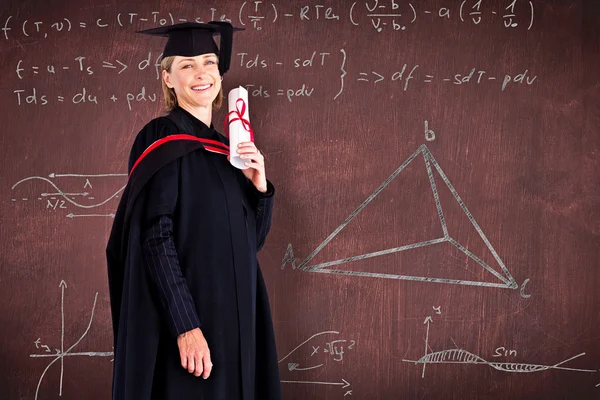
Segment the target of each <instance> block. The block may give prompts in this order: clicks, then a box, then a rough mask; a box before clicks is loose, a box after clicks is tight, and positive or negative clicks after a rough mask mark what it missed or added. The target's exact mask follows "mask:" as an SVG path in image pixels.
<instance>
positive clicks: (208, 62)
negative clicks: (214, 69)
mask: <svg viewBox="0 0 600 400" xmlns="http://www.w3.org/2000/svg"><path fill="white" fill-rule="evenodd" d="M206 64H209V65H210V64H216V62H214V61H213V60H208V61H207V62H206Z"/></svg>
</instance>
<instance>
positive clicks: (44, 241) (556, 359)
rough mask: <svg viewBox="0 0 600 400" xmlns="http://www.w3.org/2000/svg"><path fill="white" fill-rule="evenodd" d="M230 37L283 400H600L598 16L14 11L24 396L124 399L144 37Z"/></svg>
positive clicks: (0, 31) (152, 62) (179, 8)
mask: <svg viewBox="0 0 600 400" xmlns="http://www.w3.org/2000/svg"><path fill="white" fill-rule="evenodd" d="M212 19H227V20H231V21H232V22H233V24H234V25H236V26H240V27H245V28H246V30H245V31H244V32H241V33H239V34H237V35H236V41H235V43H234V50H233V59H232V68H231V71H230V72H229V73H228V74H227V75H226V76H225V80H224V87H225V89H226V91H228V90H229V89H232V88H234V87H236V86H238V85H242V86H245V87H247V88H248V90H249V92H250V98H249V107H250V114H251V121H252V126H253V128H254V130H255V132H256V141H257V144H258V147H259V148H260V149H262V151H263V153H265V154H266V158H267V176H268V178H269V179H270V180H271V181H273V182H274V184H275V186H276V191H277V194H276V210H275V215H274V224H273V228H272V230H271V233H270V236H269V237H268V240H267V243H266V246H265V247H264V249H263V250H262V252H261V253H260V261H261V264H262V268H263V271H264V275H265V277H266V280H267V285H268V289H269V293H270V298H271V304H272V310H273V316H274V323H275V329H276V336H277V348H278V353H279V358H280V360H281V363H280V370H281V379H282V387H283V392H284V397H285V399H290V400H295V399H297V400H300V399H342V398H344V399H345V398H350V399H369V400H387V399H594V398H598V397H599V396H600V386H599V384H600V373H599V369H600V313H599V308H598V304H599V301H598V290H599V288H600V268H598V266H599V265H598V264H599V260H600V245H599V243H600V206H599V204H600V180H599V178H598V177H599V176H600V134H599V126H600V108H599V106H598V104H599V102H600V68H599V65H600V28H599V27H600V5H599V3H598V2H597V1H594V0H572V1H568V0H551V1H550V0H549V1H542V0H531V1H530V0H489V1H475V0H465V1H461V0H424V1H414V0H408V1H405V0H394V1H382V0H366V1H362V2H361V1H356V2H353V1H339V0H331V1H325V2H321V3H318V2H315V1H312V0H306V1H305V2H296V1H294V2H292V1H277V0H273V1H262V2H261V1H242V0H239V1H206V2H191V1H187V2H186V1H170V0H166V1H159V2H144V1H125V2H116V1H102V0H91V1H87V2H79V1H75V0H63V1H60V2H44V1H39V0H31V1H27V0H26V1H16V0H8V1H4V2H3V3H2V7H1V8H0V68H1V70H2V71H3V79H2V81H1V82H2V83H0V93H1V97H0V110H1V115H2V117H1V122H2V131H1V136H0V157H1V159H2V173H1V178H0V194H1V196H0V218H1V220H2V223H1V238H2V240H1V242H0V243H1V244H0V246H1V249H0V268H1V272H0V282H2V288H3V290H2V292H1V294H0V296H1V298H0V317H1V320H0V323H1V325H2V327H3V329H2V332H3V334H2V338H1V339H0V352H1V353H0V354H2V361H1V362H0V398H2V399H10V400H16V399H32V400H33V399H38V400H42V399H59V398H60V399H65V400H71V399H83V398H85V399H108V398H110V386H111V371H112V363H111V360H112V351H113V348H112V337H111V327H110V312H109V298H108V288H107V277H106V266H105V258H104V249H105V245H106V240H107V236H108V233H109V230H110V227H111V224H112V221H113V217H114V212H115V209H116V206H117V204H118V200H119V196H120V194H121V192H122V189H123V187H124V185H125V183H126V179H127V178H126V176H125V174H126V172H127V165H126V164H127V156H128V153H129V149H130V146H131V143H132V141H133V138H134V137H135V135H136V133H137V132H138V131H139V130H140V129H141V128H142V126H143V125H144V124H145V123H147V122H148V121H149V120H150V119H152V118H154V117H156V116H158V115H160V114H161V112H162V104H161V90H160V81H159V80H158V69H157V63H158V61H159V59H160V52H161V50H162V45H163V43H162V42H161V41H160V40H156V39H155V38H150V37H144V36H142V35H136V34H135V31H136V30H140V29H148V28H152V27H156V26H160V25H165V24H171V23H177V22H181V21H183V20H186V21H194V20H197V21H204V22H206V21H210V20H212ZM225 113H226V107H224V108H223V109H222V110H220V111H219V112H217V113H216V115H215V124H216V125H217V126H221V125H222V121H223V118H224V115H225Z"/></svg>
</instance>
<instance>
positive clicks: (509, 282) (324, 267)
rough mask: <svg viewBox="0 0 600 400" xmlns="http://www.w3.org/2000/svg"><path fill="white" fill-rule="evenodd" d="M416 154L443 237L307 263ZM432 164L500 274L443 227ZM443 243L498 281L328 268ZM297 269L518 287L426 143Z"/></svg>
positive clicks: (495, 286)
mask: <svg viewBox="0 0 600 400" xmlns="http://www.w3.org/2000/svg"><path fill="white" fill-rule="evenodd" d="M419 154H422V155H423V159H424V160H425V167H426V168H427V175H428V176H429V183H430V186H431V192H432V194H433V198H434V200H435V205H436V208H437V212H438V216H439V219H440V223H441V225H442V230H443V232H444V236H443V237H441V238H438V239H432V240H427V241H424V242H420V243H413V244H409V245H406V246H401V247H395V248H391V249H387V250H381V251H376V252H373V253H368V254H362V255H358V256H353V257H347V258H343V259H339V260H334V261H329V262H324V263H320V264H316V265H308V264H309V263H310V261H311V260H312V259H313V258H314V257H315V256H316V255H317V254H318V253H319V252H320V251H321V250H322V249H323V248H324V247H325V246H326V245H327V244H328V243H329V242H331V240H333V238H335V236H336V235H337V234H338V233H340V231H341V230H342V229H344V228H345V227H346V225H348V224H349V223H350V222H351V221H352V220H353V219H354V217H356V216H357V215H358V213H360V212H361V211H362V210H363V209H364V208H365V207H366V206H367V205H368V204H369V203H370V202H371V201H372V200H373V199H374V198H375V197H376V196H377V195H378V194H379V193H380V192H381V191H382V190H383V189H385V188H386V187H387V186H388V185H389V184H390V183H391V182H392V181H393V180H394V178H396V176H398V174H400V173H401V172H402V171H403V170H404V168H406V167H407V166H408V164H410V163H411V162H412V161H413V160H414V159H415V158H417V156H418V155H419ZM432 164H433V167H434V168H435V170H436V171H437V172H438V174H439V176H440V177H441V179H442V181H443V182H444V183H445V184H446V186H447V187H448V189H449V190H450V192H451V193H452V195H453V197H454V199H455V200H456V201H457V203H458V204H459V205H460V207H461V209H462V211H463V212H464V213H465V215H466V216H467V218H469V221H470V222H471V224H472V225H473V227H474V228H475V229H476V230H477V233H479V236H480V237H481V239H482V240H483V241H484V243H485V245H486V247H487V248H488V249H489V250H490V252H491V253H492V255H493V256H494V258H495V259H496V261H497V262H498V265H499V266H500V268H501V269H502V273H499V272H497V271H496V270H494V269H493V268H492V267H490V266H489V265H488V264H486V263H485V262H484V261H483V260H481V259H480V258H479V257H477V256H476V255H475V254H473V253H472V252H471V251H469V250H468V249H467V248H466V247H465V246H463V245H461V244H460V243H458V242H457V241H456V240H455V239H453V238H452V237H451V236H450V234H449V233H448V227H447V226H446V221H445V219H444V212H443V211H442V205H441V203H440V198H439V194H438V191H437V186H436V182H435V178H434V175H433V170H432V168H431V165H432ZM445 242H447V243H450V244H452V245H453V246H455V247H456V248H457V249H458V250H460V251H461V252H463V253H464V254H465V255H467V256H468V257H469V258H471V259H472V260H473V261H475V262H476V263H477V264H479V265H480V266H481V267H482V268H484V269H485V270H486V271H488V272H489V273H491V274H492V275H494V276H495V277H496V278H497V279H498V280H499V281H500V282H480V281H469V280H458V279H445V278H434V277H423V276H408V275H397V274H382V273H374V272H362V271H347V270H342V269H329V267H332V266H334V265H340V264H345V263H349V262H352V261H357V260H363V259H367V258H372V257H377V256H381V255H385V254H391V253H396V252H401V251H406V250H411V249H416V248H419V247H426V246H431V245H434V244H438V243H445ZM298 269H299V270H301V271H305V272H320V273H325V274H339V275H350V276H362V277H373V278H386V279H402V280H408V281H421V282H437V283H448V284H456V285H469V286H486V287H494V288H504V289H517V288H518V287H519V286H518V285H517V283H516V281H515V280H514V278H513V277H512V275H511V274H510V272H509V271H508V269H507V268H506V266H505V265H504V262H503V261H502V259H501V258H500V256H498V253H497V252H496V250H494V247H493V246H492V244H491V243H490V241H489V240H488V238H487V237H486V236H485V234H484V233H483V230H482V229H481V228H480V227H479V224H477V222H476V221H475V218H474V217H473V215H472V214H471V212H470V211H469V210H468V209H467V206H466V205H465V203H464V202H463V201H462V199H461V198H460V196H459V194H458V192H457V191H456V189H454V186H452V184H451V183H450V180H449V179H448V177H447V176H446V174H445V173H444V171H443V170H442V168H441V167H440V165H439V164H438V163H437V161H436V160H435V158H434V157H433V155H432V154H431V152H430V151H429V149H428V148H427V146H426V145H424V144H423V145H421V146H419V148H418V149H417V150H416V151H415V152H414V153H413V154H412V155H411V156H410V157H408V159H406V161H404V162H403V163H402V165H400V167H398V169H397V170H396V171H394V172H393V173H392V174H391V175H390V176H389V178H387V179H386V180H385V182H383V183H382V184H381V185H380V186H379V187H378V188H377V189H376V190H375V191H374V192H373V193H372V194H371V195H370V196H369V197H368V198H367V199H366V200H365V201H364V202H363V203H362V204H361V205H360V206H359V207H358V208H357V209H356V210H354V211H353V212H352V213H351V214H350V215H349V216H348V218H346V220H345V221H344V222H342V224H341V225H340V226H338V227H337V228H336V229H335V230H334V231H333V232H332V233H331V234H330V235H329V236H328V237H327V238H326V239H325V240H324V241H323V242H322V243H321V244H320V245H319V246H318V247H317V248H316V249H315V250H314V251H313V252H312V253H311V254H310V255H309V256H308V257H307V258H306V259H305V260H304V261H302V263H301V264H300V265H299V266H298Z"/></svg>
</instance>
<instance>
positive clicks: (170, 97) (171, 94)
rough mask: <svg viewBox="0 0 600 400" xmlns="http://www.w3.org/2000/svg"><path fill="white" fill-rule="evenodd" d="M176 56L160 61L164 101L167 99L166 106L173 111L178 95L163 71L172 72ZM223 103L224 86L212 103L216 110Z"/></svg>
mask: <svg viewBox="0 0 600 400" xmlns="http://www.w3.org/2000/svg"><path fill="white" fill-rule="evenodd" d="M175 57H176V56H169V57H165V58H163V59H162V61H161V62H160V69H161V83H162V90H163V95H164V101H165V108H166V111H167V112H171V111H173V109H174V108H175V107H177V95H176V94H175V89H173V88H170V87H168V86H167V84H166V83H165V80H164V79H163V78H162V71H167V72H168V73H171V65H173V60H175ZM222 105H223V86H221V89H220V90H219V94H217V97H216V98H215V99H214V100H213V103H212V106H213V110H215V111H217V110H219V108H221V106H222Z"/></svg>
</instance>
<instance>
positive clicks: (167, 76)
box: [162, 69, 173, 89]
mask: <svg viewBox="0 0 600 400" xmlns="http://www.w3.org/2000/svg"><path fill="white" fill-rule="evenodd" d="M162 78H163V80H164V81H165V84H166V85H167V87H168V88H169V89H173V84H172V83H171V74H169V72H167V70H166V69H163V71H162Z"/></svg>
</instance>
